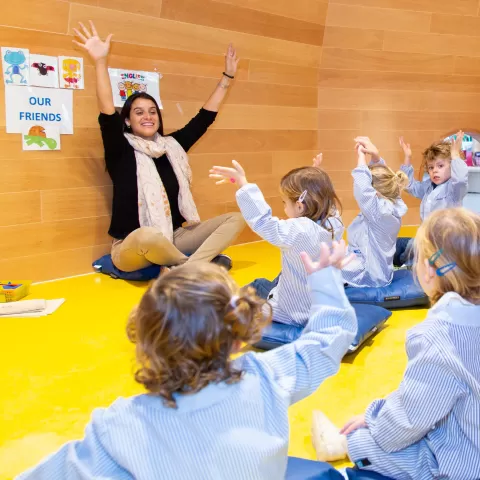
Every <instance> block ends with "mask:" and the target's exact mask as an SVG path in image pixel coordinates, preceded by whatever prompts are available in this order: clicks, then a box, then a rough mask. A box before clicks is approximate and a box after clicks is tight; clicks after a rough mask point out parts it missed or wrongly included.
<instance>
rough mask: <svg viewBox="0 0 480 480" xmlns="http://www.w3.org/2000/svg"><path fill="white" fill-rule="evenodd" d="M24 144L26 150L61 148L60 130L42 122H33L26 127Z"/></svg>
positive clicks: (23, 136) (23, 135)
mask: <svg viewBox="0 0 480 480" xmlns="http://www.w3.org/2000/svg"><path fill="white" fill-rule="evenodd" d="M22 144H23V149H24V150H47V151H48V150H60V131H59V130H58V127H52V126H51V125H48V124H45V125H43V124H42V123H41V122H39V123H38V124H32V125H31V126H30V127H25V128H24V131H23V134H22Z"/></svg>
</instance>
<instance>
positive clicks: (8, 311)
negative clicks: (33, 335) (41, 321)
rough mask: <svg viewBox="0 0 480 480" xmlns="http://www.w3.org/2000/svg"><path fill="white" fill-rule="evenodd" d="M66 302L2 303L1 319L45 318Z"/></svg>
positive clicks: (0, 305)
mask: <svg viewBox="0 0 480 480" xmlns="http://www.w3.org/2000/svg"><path fill="white" fill-rule="evenodd" d="M64 301H65V299H64V298H60V299H58V300H23V301H20V302H8V303H0V318H4V317H5V318H7V317H43V316H45V315H51V314H52V313H53V312H55V311H56V310H57V309H58V308H59V307H60V305H62V303H63V302H64Z"/></svg>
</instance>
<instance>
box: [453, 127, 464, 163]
mask: <svg viewBox="0 0 480 480" xmlns="http://www.w3.org/2000/svg"><path fill="white" fill-rule="evenodd" d="M463 136H464V133H463V132H462V130H460V131H459V132H458V133H457V138H455V140H452V146H451V147H450V149H451V153H450V155H451V157H452V159H453V158H461V157H460V152H461V151H462V142H463Z"/></svg>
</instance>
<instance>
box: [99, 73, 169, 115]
mask: <svg viewBox="0 0 480 480" xmlns="http://www.w3.org/2000/svg"><path fill="white" fill-rule="evenodd" d="M108 73H109V75H110V83H111V85H112V91H113V101H114V105H115V106H116V107H123V104H124V103H125V100H126V99H127V98H128V97H129V96H130V95H133V94H134V93H140V92H145V93H148V94H149V95H151V96H152V97H153V98H154V99H155V100H156V101H157V103H158V106H159V107H160V108H162V101H161V100H160V78H162V76H161V75H160V74H159V73H157V72H141V71H136V70H121V69H118V68H109V69H108Z"/></svg>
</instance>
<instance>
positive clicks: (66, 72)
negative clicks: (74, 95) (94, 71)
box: [58, 57, 85, 90]
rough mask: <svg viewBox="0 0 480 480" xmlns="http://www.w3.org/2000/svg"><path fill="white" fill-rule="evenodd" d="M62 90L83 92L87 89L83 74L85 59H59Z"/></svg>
mask: <svg viewBox="0 0 480 480" xmlns="http://www.w3.org/2000/svg"><path fill="white" fill-rule="evenodd" d="M58 70H59V76H58V78H59V81H60V88H71V89H73V90H83V89H84V88H85V81H84V74H83V58H81V57H58Z"/></svg>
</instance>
